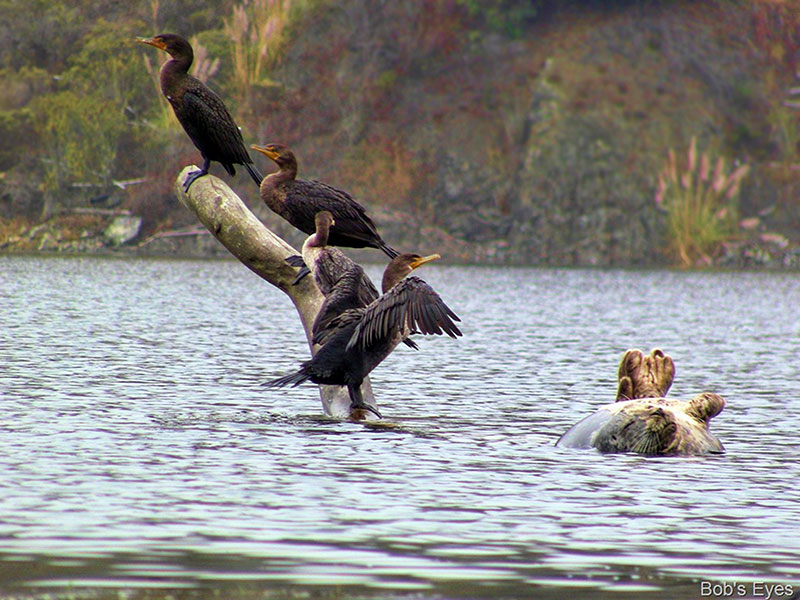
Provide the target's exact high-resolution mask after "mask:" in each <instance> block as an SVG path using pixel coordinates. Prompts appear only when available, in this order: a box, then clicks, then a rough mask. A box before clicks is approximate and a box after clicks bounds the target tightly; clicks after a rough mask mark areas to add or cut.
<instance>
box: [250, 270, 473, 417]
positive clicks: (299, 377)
mask: <svg viewBox="0 0 800 600" xmlns="http://www.w3.org/2000/svg"><path fill="white" fill-rule="evenodd" d="M436 258H439V255H438V254H434V255H431V256H426V257H422V256H419V255H418V254H401V255H399V256H397V257H395V258H394V259H392V261H391V262H390V263H389V266H387V267H386V271H385V272H384V275H383V285H382V287H383V295H382V296H380V297H379V298H377V299H376V300H373V301H372V302H371V303H370V304H369V305H368V306H366V307H362V308H357V309H351V310H347V311H345V312H343V313H341V314H339V315H337V316H336V317H334V318H333V319H331V320H330V322H329V323H328V325H327V326H326V327H325V328H324V329H322V330H320V331H319V332H318V335H317V339H318V341H319V342H320V343H321V344H323V345H322V347H321V348H320V349H319V351H318V352H317V353H316V354H315V355H314V357H313V358H312V359H311V360H308V361H305V362H304V363H302V364H301V366H300V369H299V370H298V371H296V372H295V373H291V374H290V375H287V376H285V377H281V378H279V379H275V380H273V381H270V382H268V383H266V384H265V385H267V386H269V387H280V386H285V385H295V386H296V385H299V384H301V383H303V382H305V381H312V382H313V383H317V384H327V385H341V386H347V391H348V393H349V395H350V408H351V411H352V410H354V409H361V410H369V411H371V412H374V413H375V414H377V415H378V416H380V414H379V413H378V412H377V411H376V410H374V409H373V408H372V407H370V406H369V405H367V404H366V403H365V402H364V399H363V396H362V394H361V384H362V382H363V381H364V378H365V377H366V376H367V375H368V374H369V373H370V372H371V371H372V370H373V369H374V368H375V367H377V366H378V365H379V364H380V363H381V362H383V360H384V359H385V358H386V357H387V356H389V354H391V352H392V351H393V350H394V349H395V348H396V347H397V345H398V344H399V343H400V342H401V341H402V340H404V339H406V338H407V337H408V335H409V334H410V333H411V332H414V331H416V332H419V333H422V334H425V335H434V334H435V335H441V334H443V333H446V334H447V335H449V336H450V337H453V338H455V337H458V336H460V335H462V334H461V331H460V330H459V329H458V326H457V325H456V324H455V322H454V321H459V320H460V319H459V318H458V316H457V315H456V314H455V313H454V312H453V311H452V310H450V308H449V307H448V306H447V305H446V304H445V303H444V301H443V300H442V299H441V297H440V296H439V295H438V294H437V293H436V292H435V291H434V290H433V288H431V287H430V286H429V285H428V284H427V283H425V282H424V281H423V280H422V279H420V278H418V277H407V275H408V274H409V273H411V271H413V270H414V269H416V268H417V267H419V266H421V265H423V264H425V263H426V262H429V261H431V260H435V259H436Z"/></svg>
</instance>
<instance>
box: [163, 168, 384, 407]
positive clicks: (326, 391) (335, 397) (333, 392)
mask: <svg viewBox="0 0 800 600" xmlns="http://www.w3.org/2000/svg"><path fill="white" fill-rule="evenodd" d="M196 170H197V167H196V166H194V165H190V166H187V167H185V168H184V169H183V171H181V173H180V175H178V178H177V180H176V181H175V186H174V190H175V195H176V196H177V197H178V200H180V201H181V204H183V205H184V206H185V207H186V208H188V209H189V210H190V211H192V212H193V213H194V214H195V215H196V216H197V218H198V219H199V220H200V222H201V223H202V224H203V225H205V226H206V227H207V228H208V230H209V231H210V232H211V234H212V235H213V236H214V237H215V238H217V240H219V242H220V243H221V244H222V245H223V246H225V248H227V249H228V251H229V252H230V253H231V254H233V256H235V257H236V258H238V259H239V260H240V261H241V262H242V263H243V264H244V265H245V266H246V267H247V268H248V269H250V270H251V271H253V272H254V273H255V274H256V275H258V276H259V277H261V278H262V279H264V280H265V281H267V282H269V283H271V284H272V285H274V286H275V287H277V288H278V289H280V290H281V291H282V292H284V293H285V294H286V295H287V296H289V298H290V299H291V300H292V302H293V303H294V306H295V308H296V309H297V313H298V315H299V316H300V322H301V323H302V325H303V329H304V330H305V333H306V340H307V341H308V344H309V348H310V350H311V353H312V355H313V354H314V353H315V352H316V350H317V347H314V346H312V344H311V325H312V323H313V322H314V317H315V316H316V315H317V312H319V309H320V307H321V306H322V301H323V300H324V297H323V295H322V293H321V292H320V291H319V288H317V285H316V283H314V278H313V277H304V278H303V281H302V282H300V283H299V284H298V285H292V281H294V278H295V276H296V275H297V271H296V270H295V268H294V267H291V266H289V265H288V264H286V262H285V260H284V259H285V258H287V257H289V256H293V255H297V254H300V253H299V252H298V251H297V250H295V249H294V248H292V246H290V245H289V244H288V243H287V242H286V241H285V240H283V239H282V238H280V237H278V236H277V235H275V234H274V233H273V232H272V231H270V230H269V229H267V228H266V227H265V226H264V224H263V223H262V222H261V221H260V220H259V219H258V217H256V216H255V215H254V214H253V213H252V212H250V210H249V209H248V208H247V206H246V205H245V203H244V202H242V200H241V199H240V198H239V197H238V196H237V195H236V194H235V193H234V191H233V190H232V189H231V188H229V187H228V186H227V185H226V184H225V182H224V181H222V180H221V179H219V178H217V177H214V176H213V175H206V176H204V177H201V178H200V179H198V180H197V181H195V182H194V183H193V184H192V186H191V187H190V188H189V192H188V193H185V192H184V191H183V182H184V181H185V179H186V177H187V175H188V174H189V173H191V172H192V171H196ZM319 388H320V399H321V400H322V408H323V410H324V411H325V414H327V415H330V416H332V417H338V418H349V417H353V418H355V417H356V415H351V414H350V398H349V396H348V394H347V389H346V388H344V387H339V386H330V385H321V386H319ZM362 392H363V394H364V401H365V402H367V403H368V404H370V405H371V406H374V407H375V408H376V409H377V408H378V407H377V403H376V402H375V398H374V396H373V394H372V386H371V385H370V382H369V378H366V379H365V380H364V385H363V387H362ZM362 412H363V411H358V413H359V414H358V417H361V416H362V415H361V413H362ZM367 414H368V415H369V414H371V413H367ZM368 418H369V417H368Z"/></svg>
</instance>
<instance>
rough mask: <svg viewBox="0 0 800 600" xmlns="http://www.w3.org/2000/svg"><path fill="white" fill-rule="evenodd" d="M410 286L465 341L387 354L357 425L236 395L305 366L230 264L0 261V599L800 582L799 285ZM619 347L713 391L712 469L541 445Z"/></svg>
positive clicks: (601, 386) (673, 276) (656, 591)
mask: <svg viewBox="0 0 800 600" xmlns="http://www.w3.org/2000/svg"><path fill="white" fill-rule="evenodd" d="M370 274H371V275H372V276H373V279H375V278H377V275H378V269H377V268H372V269H371V270H370ZM421 275H422V276H423V277H425V279H426V280H427V281H428V282H429V283H431V284H432V285H433V286H434V287H435V288H436V289H437V290H438V291H439V292H440V293H441V295H442V296H443V297H444V299H445V300H446V301H447V302H448V303H449V304H450V306H451V307H452V308H453V309H454V310H455V311H456V312H457V313H458V314H459V315H460V316H461V317H462V319H463V328H462V329H463V331H464V337H463V338H461V339H458V340H451V339H449V338H425V339H420V340H419V343H420V347H421V350H420V351H419V352H413V351H412V350H410V349H407V348H405V347H401V348H399V349H398V350H397V351H396V352H395V353H394V354H393V355H392V356H391V357H390V358H389V359H387V361H386V362H385V363H384V364H382V365H381V366H380V367H378V369H377V370H376V371H375V372H374V373H373V376H372V384H373V388H374V390H375V394H376V398H377V399H378V401H379V405H380V407H381V410H382V412H383V414H384V416H385V417H386V421H388V422H389V424H388V425H384V426H381V425H374V426H365V425H358V424H353V423H345V422H337V421H332V420H330V419H326V418H325V417H324V416H322V415H321V406H320V402H319V397H318V395H317V392H316V389H315V388H314V387H313V386H301V387H299V388H296V389H290V390H267V389H265V388H262V387H260V385H259V384H260V383H261V382H263V381H265V380H267V379H269V378H273V377H276V376H279V375H282V374H285V373H287V372H289V371H290V370H292V369H294V368H295V367H296V365H297V363H298V361H299V360H301V359H304V358H305V357H306V356H307V352H308V350H307V347H306V345H305V340H304V337H303V333H302V330H301V328H300V325H299V321H298V319H297V317H296V315H295V313H294V308H293V307H292V305H291V303H290V302H289V300H288V299H287V298H286V297H285V296H283V295H282V294H281V293H280V292H279V291H278V290H276V289H275V288H272V287H271V286H269V285H268V284H266V283H264V282H262V281H261V280H260V279H258V278H257V277H256V276H255V275H253V274H252V273H250V272H249V271H247V270H246V269H245V268H244V267H243V266H241V265H240V264H238V263H236V262H223V261H152V260H100V259H88V258H87V259H53V258H33V257H0V303H1V305H2V309H0V365H2V366H0V396H1V397H2V416H0V590H3V591H6V592H13V593H16V594H26V593H34V592H39V591H42V590H44V591H45V592H48V591H57V590H62V589H69V590H72V591H73V593H81V590H83V591H84V592H85V593H87V594H89V593H91V594H104V593H108V594H110V595H111V596H110V597H117V596H116V595H114V594H116V593H117V592H118V591H119V590H128V589H134V590H135V589H140V588H145V589H148V590H158V589H162V588H163V589H164V590H170V591H171V592H174V591H175V590H180V589H182V588H186V589H187V590H194V592H196V593H198V594H201V595H202V594H203V593H204V592H203V591H204V590H206V591H207V592H208V593H209V594H210V593H211V591H212V590H217V591H220V590H221V591H222V594H223V595H222V597H235V598H250V597H259V598H260V597H264V596H262V595H260V594H264V593H267V591H270V592H273V591H274V592H275V593H277V592H278V591H281V592H285V593H289V594H295V593H296V594H302V593H307V592H308V593H313V592H315V591H320V590H321V589H322V588H324V589H325V590H335V592H336V593H337V594H339V596H340V597H349V596H358V597H371V598H397V597H406V596H413V597H415V598H418V597H435V598H460V597H464V598H467V597H469V598H474V597H499V598H511V597H515V598H518V597H530V596H534V595H536V596H537V597H543V598H561V597H576V596H580V597H582V598H611V597H619V596H622V597H624V598H661V597H670V598H697V597H700V595H701V591H703V590H702V589H701V586H704V585H705V586H709V585H711V583H712V582H715V583H719V582H727V583H730V584H736V585H742V586H745V588H744V589H746V591H747V592H748V593H753V595H756V596H758V597H764V596H763V595H762V596H759V593H760V592H761V591H762V588H760V587H758V586H759V585H760V582H770V583H782V584H786V585H792V586H793V589H794V591H796V590H798V589H800V560H798V557H800V535H798V534H799V533H800V503H799V502H798V499H797V483H798V481H800V465H799V463H798V460H797V451H798V435H797V432H798V430H800V417H798V413H800V361H798V358H797V353H798V349H800V318H798V300H800V277H799V276H798V275H796V274H754V273H678V272H664V271H660V272H646V271H641V272H640V271H595V270H537V269H499V268H480V267H447V266H435V265H433V266H426V267H424V268H423V269H422V270H421ZM634 347H638V348H640V349H642V350H646V351H649V350H650V349H651V348H653V347H660V348H662V349H663V350H665V351H666V352H667V353H668V354H670V355H671V356H672V357H673V359H674V360H675V363H676V365H677V374H676V378H675V383H674V385H673V388H672V390H671V392H670V395H674V396H677V397H688V396H691V395H694V394H695V393H698V392H701V391H714V392H718V393H720V394H722V395H723V396H724V397H725V398H726V400H727V402H728V405H727V407H726V409H725V410H724V412H723V413H722V414H721V415H719V416H718V417H717V418H716V419H715V420H714V421H713V422H712V429H713V431H714V432H715V433H716V434H717V435H718V436H719V437H720V439H721V440H722V441H723V443H724V444H725V446H726V449H727V453H726V454H725V455H722V456H709V457H694V458H644V457H639V456H631V455H616V456H601V455H599V454H597V453H596V452H594V451H582V450H570V449H562V448H555V447H554V443H555V440H556V439H557V438H558V436H559V435H560V434H561V433H563V432H564V431H566V429H567V428H569V426H571V425H572V424H573V423H575V422H576V421H578V420H579V419H580V418H582V417H583V416H585V415H587V414H589V413H590V412H592V411H593V410H594V409H595V408H596V407H597V406H599V405H601V404H603V403H606V402H610V401H611V400H613V398H614V394H615V392H616V369H617V364H618V360H619V358H620V357H621V355H622V353H623V351H624V350H626V349H628V348H634ZM704 582H706V583H704ZM706 589H708V588H706ZM733 589H734V592H736V591H739V589H740V588H733ZM165 593H166V592H165ZM91 597H96V596H91ZM193 597H194V596H193ZM775 597H781V596H779V595H773V598H775ZM783 597H785V595H784V596H783Z"/></svg>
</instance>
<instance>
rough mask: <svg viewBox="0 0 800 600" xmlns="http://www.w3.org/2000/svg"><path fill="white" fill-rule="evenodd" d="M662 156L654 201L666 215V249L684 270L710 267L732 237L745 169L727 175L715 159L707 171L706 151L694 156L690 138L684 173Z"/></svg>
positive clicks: (708, 158) (671, 158)
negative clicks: (716, 255) (714, 257)
mask: <svg viewBox="0 0 800 600" xmlns="http://www.w3.org/2000/svg"><path fill="white" fill-rule="evenodd" d="M668 155H669V159H668V161H667V164H666V165H665V166H664V169H663V170H662V172H661V174H660V175H659V177H658V188H657V189H656V194H655V201H656V204H657V205H658V207H659V208H661V209H662V210H664V211H665V212H666V214H667V222H668V227H669V230H668V235H669V238H670V250H671V252H672V253H673V255H674V256H675V257H676V258H678V259H679V260H680V262H681V263H682V264H683V265H684V266H687V267H690V266H694V265H701V264H710V263H711V259H712V257H713V256H714V254H715V253H716V252H717V251H718V250H719V248H720V246H721V244H722V242H725V241H727V240H729V239H731V238H732V237H733V235H734V233H735V227H736V222H737V212H738V211H737V206H736V201H737V197H738V195H739V188H740V185H741V181H742V179H743V178H744V176H745V175H747V173H748V172H749V170H750V167H749V166H748V165H740V166H739V167H737V168H735V169H734V170H733V171H732V172H731V173H730V174H727V173H726V167H725V160H724V159H723V158H722V157H719V158H717V160H716V165H715V167H714V170H713V172H712V170H711V164H712V162H713V158H712V156H711V154H710V152H709V151H708V150H707V151H705V152H703V153H702V155H700V156H699V157H698V155H697V140H696V139H695V138H694V137H692V141H691V143H690V144H689V151H688V153H687V157H686V166H685V168H682V167H681V165H679V164H678V160H677V159H676V157H675V152H674V150H672V149H670V150H669V153H668Z"/></svg>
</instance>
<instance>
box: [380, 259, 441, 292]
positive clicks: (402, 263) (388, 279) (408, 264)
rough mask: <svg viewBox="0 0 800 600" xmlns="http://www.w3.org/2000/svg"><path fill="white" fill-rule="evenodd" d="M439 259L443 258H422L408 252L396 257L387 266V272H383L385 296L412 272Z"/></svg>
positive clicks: (382, 285) (382, 284)
mask: <svg viewBox="0 0 800 600" xmlns="http://www.w3.org/2000/svg"><path fill="white" fill-rule="evenodd" d="M439 258H441V256H440V255H438V254H431V255H429V256H420V255H419V254H414V253H413V252H406V253H405V254H400V255H399V256H395V257H394V258H393V259H392V260H391V262H390V263H389V264H388V265H387V267H386V270H385V271H384V272H383V282H382V283H381V287H382V288H383V293H384V294H385V293H386V292H388V291H389V290H390V289H392V288H393V287H394V286H396V285H397V284H398V283H400V282H401V281H402V280H403V278H404V277H406V276H407V275H408V274H409V273H411V271H413V270H414V269H416V268H418V267H421V266H422V265H424V264H425V263H428V262H431V261H432V260H437V259H439Z"/></svg>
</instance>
